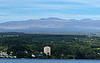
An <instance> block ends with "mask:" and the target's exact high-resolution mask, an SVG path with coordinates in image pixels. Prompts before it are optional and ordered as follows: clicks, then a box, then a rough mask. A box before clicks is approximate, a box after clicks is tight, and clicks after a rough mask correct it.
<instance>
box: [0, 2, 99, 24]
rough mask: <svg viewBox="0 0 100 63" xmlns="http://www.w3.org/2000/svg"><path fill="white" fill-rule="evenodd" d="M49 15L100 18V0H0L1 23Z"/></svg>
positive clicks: (71, 17)
mask: <svg viewBox="0 0 100 63" xmlns="http://www.w3.org/2000/svg"><path fill="white" fill-rule="evenodd" d="M48 17H57V18H62V19H78V20H80V19H85V18H89V19H95V20H100V0H0V23H2V22H8V21H20V20H27V19H40V18H48Z"/></svg>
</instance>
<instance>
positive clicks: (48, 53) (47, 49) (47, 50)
mask: <svg viewBox="0 0 100 63" xmlns="http://www.w3.org/2000/svg"><path fill="white" fill-rule="evenodd" d="M44 53H45V54H46V55H49V56H51V47H49V46H45V47H44Z"/></svg>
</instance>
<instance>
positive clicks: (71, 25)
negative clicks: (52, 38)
mask: <svg viewBox="0 0 100 63" xmlns="http://www.w3.org/2000/svg"><path fill="white" fill-rule="evenodd" d="M99 23H100V20H92V19H82V20H75V19H70V20H66V19H60V18H54V17H50V18H41V19H29V20H23V21H10V22H4V23H0V32H35V33H66V32H80V33H81V32H82V33H86V32H88V33H94V32H95V33H96V32H100V24H99Z"/></svg>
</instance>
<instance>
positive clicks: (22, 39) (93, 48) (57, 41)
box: [0, 33, 100, 59]
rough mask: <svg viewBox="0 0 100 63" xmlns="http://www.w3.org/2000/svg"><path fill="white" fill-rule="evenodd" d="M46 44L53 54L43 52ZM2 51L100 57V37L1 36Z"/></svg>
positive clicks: (22, 54)
mask: <svg viewBox="0 0 100 63" xmlns="http://www.w3.org/2000/svg"><path fill="white" fill-rule="evenodd" d="M3 35H5V34H3ZM7 35H9V34H7ZM15 35H17V33H16V34H15ZM44 46H50V47H51V49H52V51H51V56H46V55H45V54H44V53H43V48H44ZM0 51H7V53H8V54H10V53H11V52H13V53H12V55H14V56H17V57H18V58H33V57H32V54H34V55H35V57H34V58H52V59H100V37H95V36H87V35H53V34H24V33H22V34H19V35H18V36H2V37H0Z"/></svg>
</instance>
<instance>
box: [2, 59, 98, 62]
mask: <svg viewBox="0 0 100 63" xmlns="http://www.w3.org/2000/svg"><path fill="white" fill-rule="evenodd" d="M0 63H100V60H75V59H0Z"/></svg>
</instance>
